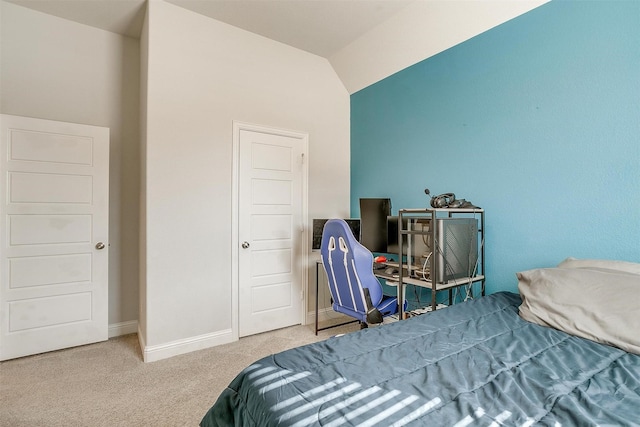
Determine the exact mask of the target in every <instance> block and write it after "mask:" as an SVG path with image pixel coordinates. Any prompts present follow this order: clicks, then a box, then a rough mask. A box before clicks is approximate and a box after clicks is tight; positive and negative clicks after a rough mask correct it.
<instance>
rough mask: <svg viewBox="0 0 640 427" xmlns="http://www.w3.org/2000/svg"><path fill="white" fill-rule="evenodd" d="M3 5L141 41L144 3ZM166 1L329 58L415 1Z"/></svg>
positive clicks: (26, 1)
mask: <svg viewBox="0 0 640 427" xmlns="http://www.w3.org/2000/svg"><path fill="white" fill-rule="evenodd" d="M7 1H9V2H11V3H15V4H18V5H21V6H24V7H28V8H30V9H35V10H38V11H41V12H44V13H48V14H50V15H55V16H58V17H61V18H65V19H69V20H71V21H75V22H79V23H82V24H86V25H90V26H92V27H97V28H101V29H104V30H107V31H111V32H114V33H118V34H122V35H126V36H129V37H136V38H137V37H139V36H140V30H141V28H142V22H143V18H144V11H145V5H146V1H145V0H7ZM151 1H156V0H151ZM167 1H168V2H170V3H173V4H175V5H177V6H180V7H184V8H185V9H189V10H192V11H194V12H197V13H200V14H202V15H205V16H209V17H211V18H214V19H217V20H219V21H222V22H226V23H228V24H230V25H233V26H236V27H239V28H243V29H245V30H247V31H251V32H253V33H256V34H260V35H262V36H265V37H268V38H270V39H273V40H277V41H279V42H282V43H285V44H287V45H290V46H293V47H297V48H299V49H302V50H305V51H307V52H311V53H314V54H316V55H319V56H323V57H329V56H331V55H332V54H333V53H335V52H337V51H338V50H340V49H342V48H343V47H345V46H347V45H349V44H350V43H351V42H352V41H354V40H356V39H357V38H358V37H360V36H361V35H363V34H364V33H366V32H367V31H369V30H370V29H372V28H374V27H375V26H377V25H379V24H380V23H382V22H384V21H385V20H387V19H388V18H390V17H391V16H393V15H394V14H396V13H397V12H399V11H400V10H401V9H403V8H404V7H406V6H407V5H408V4H409V3H411V2H412V1H414V0H167ZM419 1H425V0H419Z"/></svg>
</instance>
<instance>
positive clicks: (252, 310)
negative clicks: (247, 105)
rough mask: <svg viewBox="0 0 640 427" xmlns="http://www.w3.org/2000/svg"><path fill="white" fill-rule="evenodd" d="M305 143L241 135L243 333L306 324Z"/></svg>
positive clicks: (263, 135) (247, 132)
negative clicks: (303, 247) (302, 256)
mask: <svg viewBox="0 0 640 427" xmlns="http://www.w3.org/2000/svg"><path fill="white" fill-rule="evenodd" d="M302 161H303V157H302V144H301V143H300V140H299V139H297V138H294V137H288V136H281V135H272V134H268V133H261V132H255V131H250V130H241V131H240V148H239V162H240V164H239V183H238V186H239V187H238V194H239V203H238V204H239V234H238V237H239V242H240V244H241V248H240V249H239V257H238V259H239V273H238V279H239V335H240V336H241V337H242V336H247V335H252V334H256V333H260V332H265V331H269V330H273V329H278V328H282V327H285V326H291V325H294V324H299V323H301V321H302V302H303V293H302V292H303V291H302V283H303V280H302V270H303V269H302V266H301V261H300V252H301V236H302V176H303V175H302Z"/></svg>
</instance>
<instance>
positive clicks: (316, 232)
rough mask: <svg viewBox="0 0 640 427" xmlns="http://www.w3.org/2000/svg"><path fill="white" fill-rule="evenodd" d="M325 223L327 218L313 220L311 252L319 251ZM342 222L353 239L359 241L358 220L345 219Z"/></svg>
mask: <svg viewBox="0 0 640 427" xmlns="http://www.w3.org/2000/svg"><path fill="white" fill-rule="evenodd" d="M327 221H329V219H328V218H325V219H314V220H313V239H312V243H311V249H312V250H319V249H320V245H321V244H322V231H323V230H324V225H325V223H326V222H327ZM344 221H345V222H346V223H347V225H348V226H349V228H350V229H351V232H352V233H353V237H355V238H356V240H358V241H360V220H359V219H357V218H355V219H354V218H350V219H345V220H344Z"/></svg>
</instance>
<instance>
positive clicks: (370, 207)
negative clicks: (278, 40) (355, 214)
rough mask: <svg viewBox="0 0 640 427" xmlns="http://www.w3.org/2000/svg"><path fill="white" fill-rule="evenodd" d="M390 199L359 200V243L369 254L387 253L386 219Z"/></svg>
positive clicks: (389, 210) (389, 212) (389, 208)
mask: <svg viewBox="0 0 640 427" xmlns="http://www.w3.org/2000/svg"><path fill="white" fill-rule="evenodd" d="M389 215H391V199H389V198H379V199H369V198H363V199H360V222H361V224H360V233H361V234H360V237H361V239H360V243H362V245H363V246H364V247H366V248H367V249H369V250H370V251H371V252H387V217H388V216H389Z"/></svg>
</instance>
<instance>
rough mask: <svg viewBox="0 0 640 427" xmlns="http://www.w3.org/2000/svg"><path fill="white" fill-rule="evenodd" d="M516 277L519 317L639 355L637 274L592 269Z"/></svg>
mask: <svg viewBox="0 0 640 427" xmlns="http://www.w3.org/2000/svg"><path fill="white" fill-rule="evenodd" d="M517 276H518V290H519V291H520V295H521V296H522V304H521V305H520V308H519V312H520V316H521V317H522V318H523V319H525V320H528V321H530V322H533V323H537V324H539V325H543V326H549V327H552V328H555V329H559V330H561V331H564V332H567V333H569V334H572V335H576V336H579V337H583V338H587V339H590V340H592V341H596V342H600V343H603V344H608V345H612V346H615V347H618V348H621V349H623V350H625V351H628V352H631V353H635V354H640V275H637V274H632V273H628V272H618V271H610V270H607V269H599V268H598V267H595V268H594V269H589V268H587V269H585V268H543V269H536V270H529V271H523V272H520V273H517Z"/></svg>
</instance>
